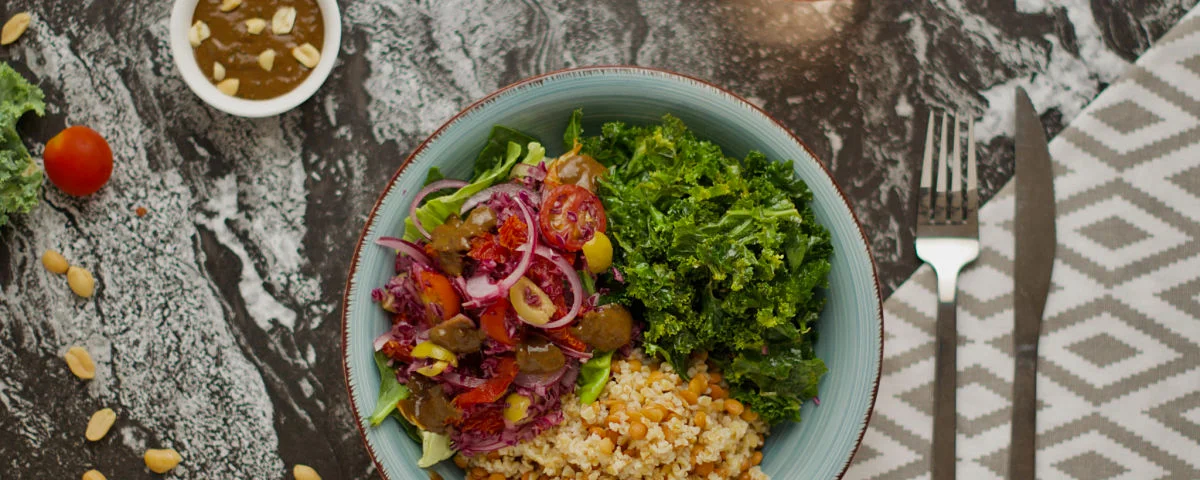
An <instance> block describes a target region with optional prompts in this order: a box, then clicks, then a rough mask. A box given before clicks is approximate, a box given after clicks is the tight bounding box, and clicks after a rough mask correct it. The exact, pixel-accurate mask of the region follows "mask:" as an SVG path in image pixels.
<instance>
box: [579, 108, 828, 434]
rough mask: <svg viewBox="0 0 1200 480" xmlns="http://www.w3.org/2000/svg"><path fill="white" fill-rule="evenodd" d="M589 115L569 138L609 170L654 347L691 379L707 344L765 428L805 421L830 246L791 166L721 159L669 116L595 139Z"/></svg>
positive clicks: (817, 371) (607, 187)
mask: <svg viewBox="0 0 1200 480" xmlns="http://www.w3.org/2000/svg"><path fill="white" fill-rule="evenodd" d="M580 117H581V115H580V114H579V113H578V112H577V113H576V114H575V115H573V116H572V118H571V124H570V125H569V126H568V128H567V134H566V135H564V137H565V138H564V140H566V141H567V142H568V144H570V143H573V141H574V140H575V139H576V138H578V139H579V141H580V142H581V143H582V144H583V153H586V154H589V155H592V156H593V157H595V158H596V159H597V160H599V161H600V162H601V163H603V164H605V165H606V166H609V167H610V174H609V176H608V177H607V178H605V179H603V180H602V181H601V182H600V185H601V186H600V188H599V192H598V193H599V195H600V198H601V199H602V200H603V202H604V207H605V210H606V211H607V212H608V222H609V223H608V225H609V235H610V236H612V238H613V239H614V240H615V241H616V244H617V246H618V247H619V248H618V249H617V250H618V251H617V253H616V259H615V262H614V265H615V266H616V268H617V269H618V270H619V271H620V273H621V274H622V275H623V276H624V280H625V283H624V285H623V286H622V287H623V288H616V289H614V290H615V292H616V293H615V294H616V295H618V296H623V297H624V298H622V299H620V300H621V303H626V304H629V305H631V306H633V307H634V308H635V309H636V310H638V313H640V314H641V317H642V318H643V319H644V320H645V322H646V330H645V332H644V342H645V343H644V348H645V350H646V353H647V354H651V355H654V354H658V355H662V356H663V357H664V358H666V359H667V361H669V362H670V363H671V364H672V365H673V366H674V367H675V368H676V370H678V371H680V372H682V373H683V374H685V375H686V372H687V370H686V364H687V360H688V357H689V355H690V354H692V353H693V352H695V351H707V352H709V358H710V359H711V360H712V361H714V362H716V363H717V364H718V366H719V367H720V368H721V370H722V371H723V372H724V375H725V378H726V379H727V380H728V382H729V383H730V387H731V394H732V396H733V397H734V398H737V399H738V400H741V401H743V402H745V403H746V404H747V405H748V406H749V407H750V408H751V409H753V411H755V412H758V413H759V414H760V415H761V416H762V418H763V419H764V420H766V421H767V422H768V423H771V424H774V423H778V422H780V421H784V420H793V421H798V420H799V419H800V405H801V404H802V403H803V402H804V401H805V400H808V399H810V398H812V397H814V396H815V395H816V394H817V382H818V381H819V380H820V378H821V376H822V375H823V374H824V373H825V371H826V367H825V364H824V362H822V361H821V359H819V358H816V356H815V355H814V353H813V349H812V342H813V341H814V340H815V337H816V333H815V331H814V330H813V328H812V326H813V324H814V323H815V322H816V320H817V318H818V317H819V315H820V313H821V309H822V308H823V306H824V297H823V296H822V294H821V292H820V290H821V289H822V288H824V287H825V286H826V285H827V283H828V273H829V269H830V256H831V255H832V254H833V246H832V243H831V242H830V236H829V232H828V231H827V230H826V229H825V228H824V227H823V226H821V225H820V224H819V223H817V221H816V219H815V217H814V215H813V210H812V208H811V202H812V200H813V199H812V193H811V191H810V190H809V189H808V187H807V186H806V185H805V184H804V182H802V181H800V180H798V179H796V178H795V176H794V174H793V173H792V165H791V162H772V161H770V160H769V159H767V158H766V156H764V155H763V154H762V153H759V152H750V154H748V155H747V156H746V158H745V159H741V160H739V159H736V158H733V157H729V156H726V155H725V154H724V153H723V152H722V151H721V148H720V147H718V146H716V145H714V144H712V143H710V142H708V141H703V140H699V139H697V138H696V137H695V136H694V135H693V134H692V132H691V131H689V130H688V129H687V127H686V126H685V125H684V124H683V122H682V121H681V120H679V119H678V118H675V117H673V116H670V115H667V116H665V117H663V119H662V123H661V124H659V125H652V126H628V125H624V124H622V123H608V124H605V125H604V126H603V127H602V128H601V134H600V135H598V136H591V137H586V138H585V137H581V136H580V135H581V134H580V133H579V132H580V131H581V128H580V124H581V120H580Z"/></svg>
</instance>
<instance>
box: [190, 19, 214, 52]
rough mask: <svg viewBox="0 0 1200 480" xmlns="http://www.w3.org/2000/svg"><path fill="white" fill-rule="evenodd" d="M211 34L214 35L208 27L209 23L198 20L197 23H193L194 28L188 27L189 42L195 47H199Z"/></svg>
mask: <svg viewBox="0 0 1200 480" xmlns="http://www.w3.org/2000/svg"><path fill="white" fill-rule="evenodd" d="M210 35H212V29H210V28H208V24H207V23H204V22H203V21H201V20H196V23H193V24H192V28H190V29H188V42H189V43H191V44H192V46H193V47H199V46H200V44H201V43H204V41H205V40H207V39H208V37H209V36H210Z"/></svg>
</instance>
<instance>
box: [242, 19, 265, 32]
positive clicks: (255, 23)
mask: <svg viewBox="0 0 1200 480" xmlns="http://www.w3.org/2000/svg"><path fill="white" fill-rule="evenodd" d="M266 29H267V21H266V20H263V19H261V18H251V19H249V20H246V32H248V33H249V34H251V35H258V34H260V33H262V32H263V30H266Z"/></svg>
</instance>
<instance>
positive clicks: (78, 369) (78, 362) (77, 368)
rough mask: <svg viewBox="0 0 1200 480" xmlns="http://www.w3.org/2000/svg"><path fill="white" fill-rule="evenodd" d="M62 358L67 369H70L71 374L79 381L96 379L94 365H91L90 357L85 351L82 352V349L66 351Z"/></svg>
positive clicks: (73, 348)
mask: <svg viewBox="0 0 1200 480" xmlns="http://www.w3.org/2000/svg"><path fill="white" fill-rule="evenodd" d="M63 358H65V359H66V360H67V367H69V368H70V369H71V373H74V374H75V376H76V377H79V379H80V380H91V379H93V378H96V364H95V363H92V356H91V355H88V352H87V350H84V349H83V347H71V348H69V349H67V353H66V355H63Z"/></svg>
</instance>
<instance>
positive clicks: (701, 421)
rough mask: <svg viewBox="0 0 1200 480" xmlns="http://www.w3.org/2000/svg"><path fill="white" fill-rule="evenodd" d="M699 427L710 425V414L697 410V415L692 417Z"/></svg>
mask: <svg viewBox="0 0 1200 480" xmlns="http://www.w3.org/2000/svg"><path fill="white" fill-rule="evenodd" d="M692 423H695V424H696V426H697V427H700V428H704V427H707V426H708V414H706V413H704V412H696V417H695V418H693V419H692Z"/></svg>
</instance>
